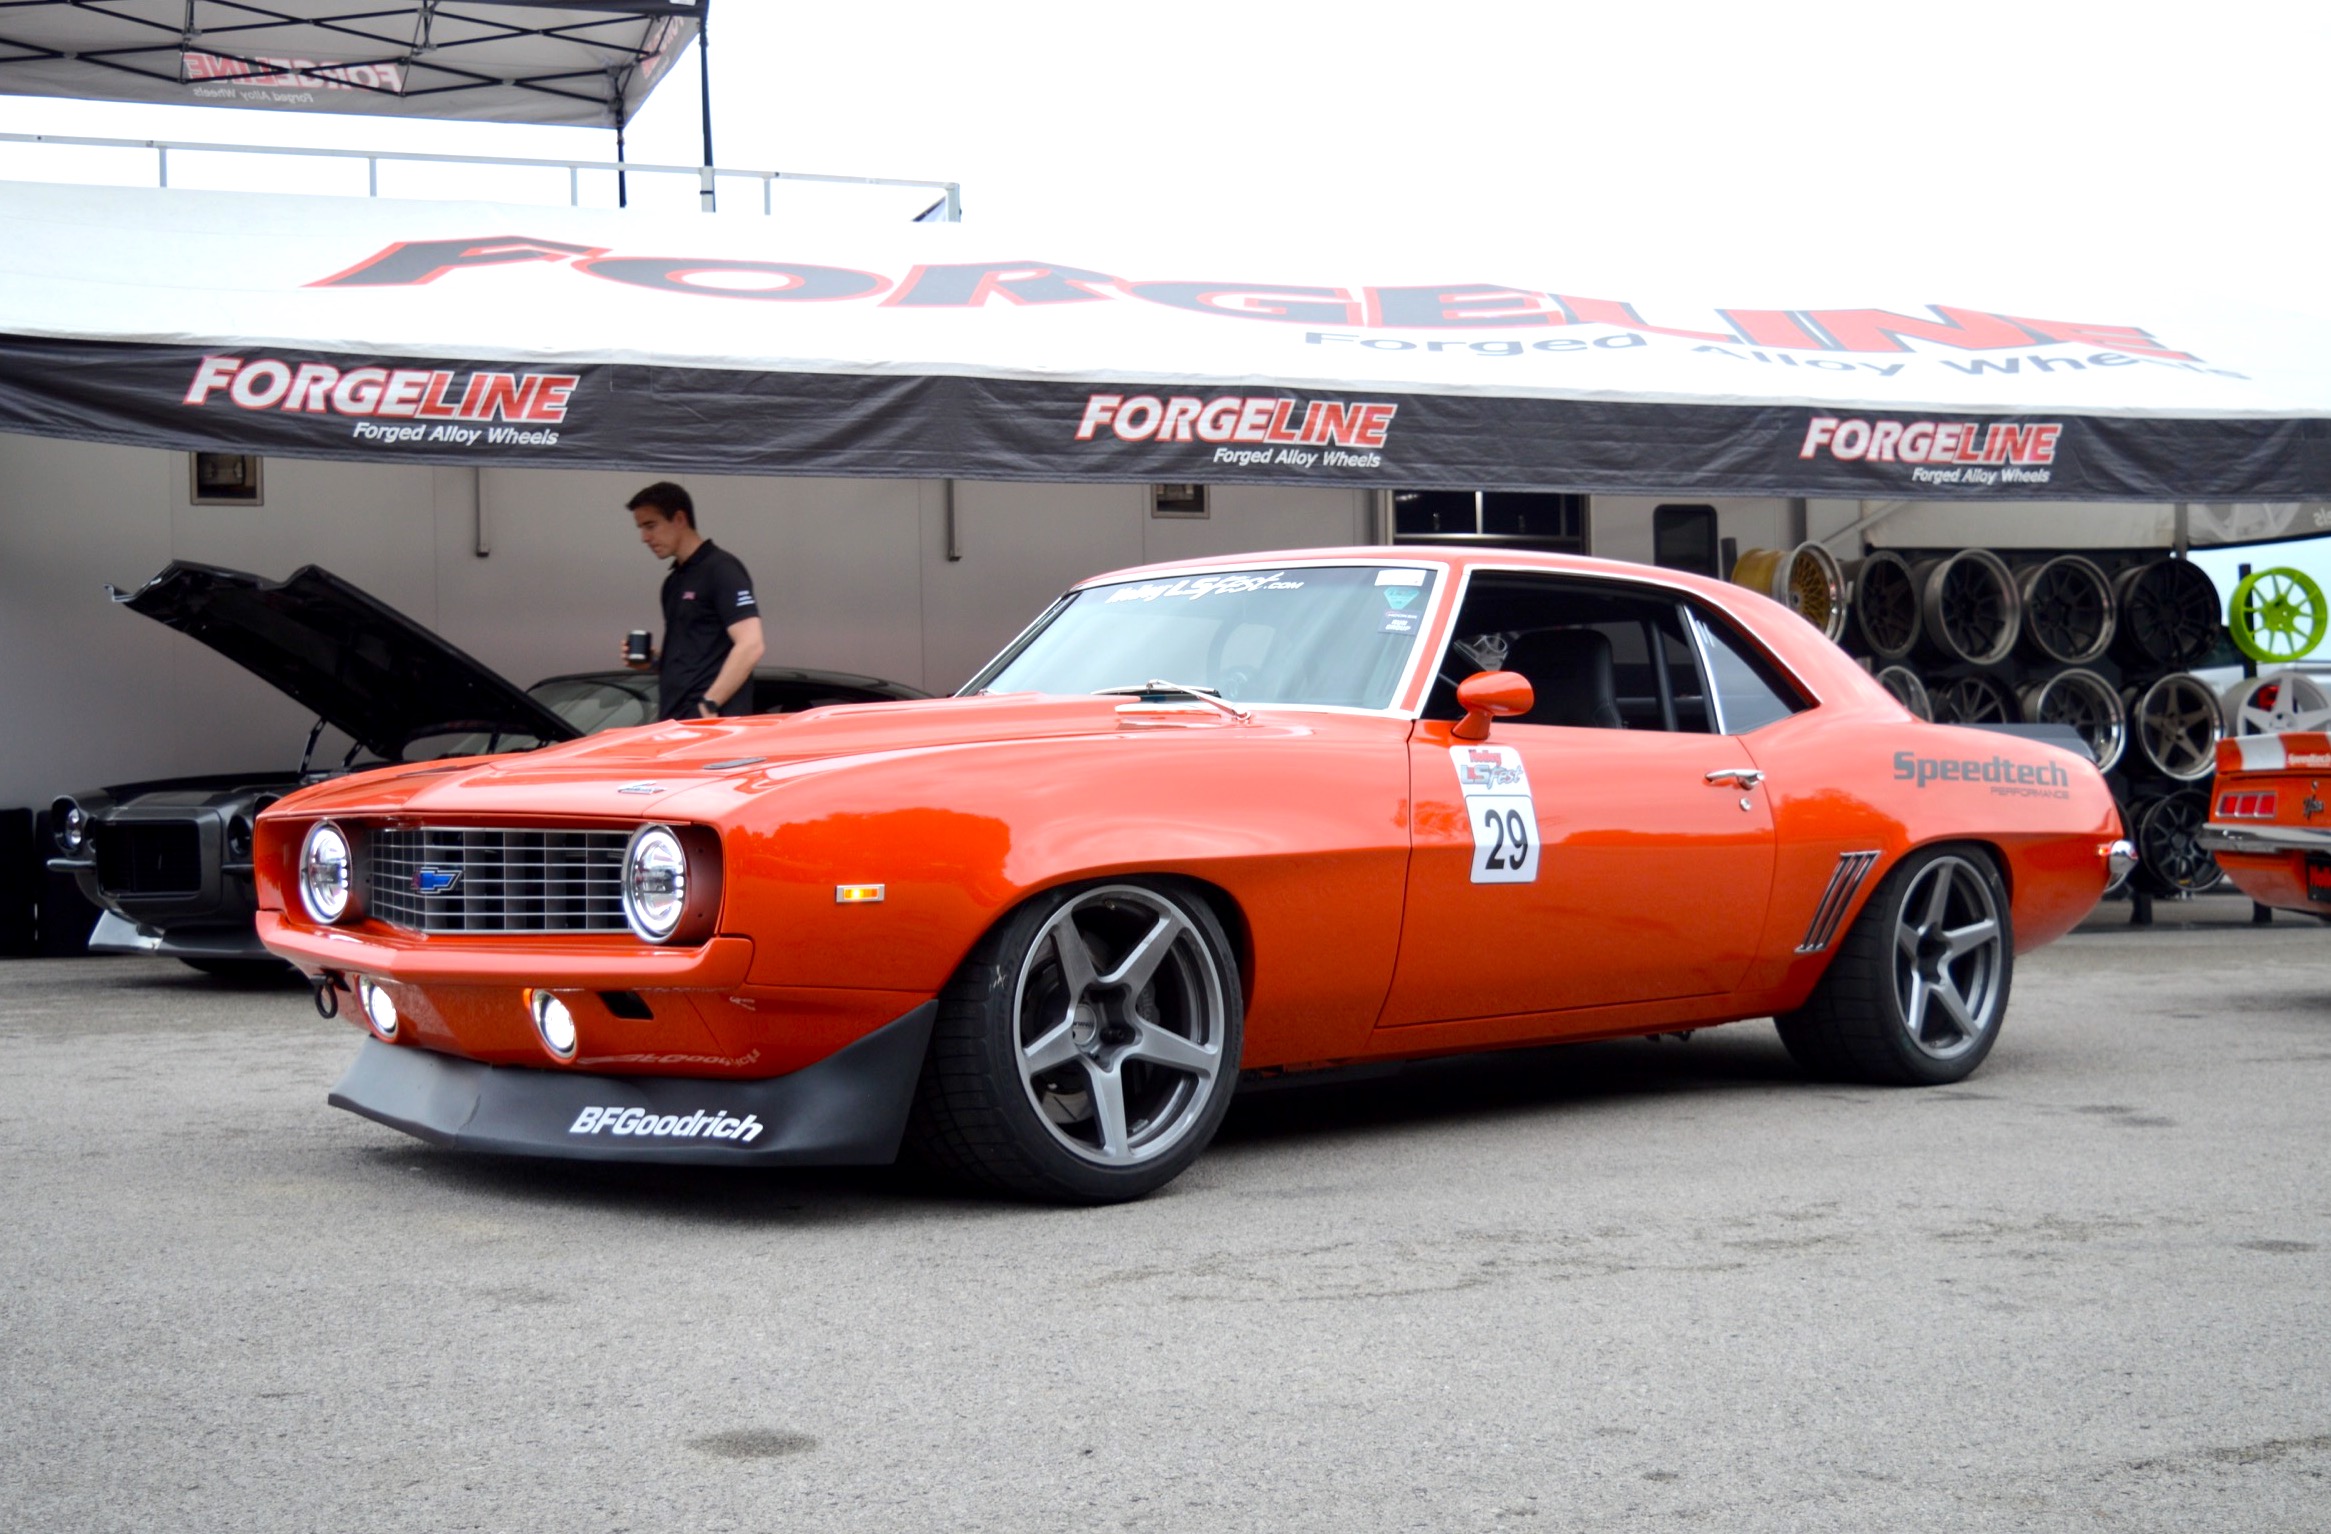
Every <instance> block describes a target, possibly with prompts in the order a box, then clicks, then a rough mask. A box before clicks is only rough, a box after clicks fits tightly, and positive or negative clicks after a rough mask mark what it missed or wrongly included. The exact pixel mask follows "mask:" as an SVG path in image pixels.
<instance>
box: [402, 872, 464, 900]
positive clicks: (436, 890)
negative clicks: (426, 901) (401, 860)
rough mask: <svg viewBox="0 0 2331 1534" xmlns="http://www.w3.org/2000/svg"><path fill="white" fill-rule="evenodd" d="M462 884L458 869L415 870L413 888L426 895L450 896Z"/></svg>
mask: <svg viewBox="0 0 2331 1534" xmlns="http://www.w3.org/2000/svg"><path fill="white" fill-rule="evenodd" d="M459 883H461V870H460V869H458V868H416V869H414V870H413V888H414V889H415V890H417V891H419V892H420V893H421V894H424V895H450V894H452V893H453V889H454V886H456V885H458V884H459Z"/></svg>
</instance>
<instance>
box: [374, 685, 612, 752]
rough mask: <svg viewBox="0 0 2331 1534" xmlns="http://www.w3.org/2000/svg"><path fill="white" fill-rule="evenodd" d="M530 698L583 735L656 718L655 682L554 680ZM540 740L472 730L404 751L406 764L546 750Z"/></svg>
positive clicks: (535, 689)
mask: <svg viewBox="0 0 2331 1534" xmlns="http://www.w3.org/2000/svg"><path fill="white" fill-rule="evenodd" d="M526 692H527V696H529V697H531V698H533V699H534V701H535V702H537V703H540V704H541V705H543V707H545V708H547V709H549V710H550V711H551V712H552V713H554V714H556V715H558V716H559V717H560V718H561V719H564V720H565V721H566V722H567V723H569V724H571V725H573V726H574V727H575V729H576V730H577V731H578V732H580V733H581V734H584V735H596V734H598V733H599V732H600V731H601V730H616V729H621V728H622V727H623V726H625V725H630V724H645V723H647V722H648V721H649V720H650V719H653V718H654V717H655V713H656V679H655V678H654V677H653V676H647V675H641V676H632V675H629V674H616V675H608V676H554V677H552V678H550V679H549V680H548V681H542V682H537V683H535V684H534V685H533V686H532V687H529V688H527V689H526ZM543 744H544V742H543V741H542V740H541V739H540V738H539V737H537V736H534V735H531V734H526V733H523V732H521V733H518V734H507V735H506V734H501V733H499V732H494V731H486V730H471V731H468V732H466V733H463V734H458V735H425V736H422V737H420V738H418V739H416V740H414V741H412V742H410V743H408V744H407V745H406V747H405V760H406V761H408V762H421V761H430V760H434V759H436V758H439V757H448V756H485V755H487V754H488V753H491V752H501V751H532V750H534V749H536V748H537V747H539V746H541V745H543Z"/></svg>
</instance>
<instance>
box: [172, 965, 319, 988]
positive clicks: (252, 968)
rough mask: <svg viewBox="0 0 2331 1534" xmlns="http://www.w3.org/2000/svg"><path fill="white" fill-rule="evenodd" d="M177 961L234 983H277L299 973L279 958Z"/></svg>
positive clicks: (283, 981) (215, 978)
mask: <svg viewBox="0 0 2331 1534" xmlns="http://www.w3.org/2000/svg"><path fill="white" fill-rule="evenodd" d="M178 962H179V963H181V964H183V965H185V966H186V967H187V968H188V969H191V970H198V971H200V972H201V973H203V974H205V975H208V976H210V977H211V978H212V979H213V980H228V981H232V982H233V983H235V984H236V985H279V984H283V983H285V982H287V981H289V980H291V979H292V978H294V977H295V976H296V975H297V974H298V973H299V971H297V970H295V969H293V968H292V967H291V966H290V965H288V964H286V963H284V962H283V961H282V960H281V959H180V960H179V961H178Z"/></svg>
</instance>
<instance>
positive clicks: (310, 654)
mask: <svg viewBox="0 0 2331 1534" xmlns="http://www.w3.org/2000/svg"><path fill="white" fill-rule="evenodd" d="M106 590H107V591H108V592H110V593H111V594H112V596H113V599H114V600H115V601H116V602H119V603H122V604H123V605H124V606H126V607H128V608H130V609H131V610H132V611H133V612H141V613H144V614H145V615H146V616H147V617H149V618H151V619H153V620H154V621H155V622H157V623H166V624H168V625H169V626H170V627H172V628H174V629H176V630H178V632H180V633H181V634H189V635H192V636H193V637H194V638H196V639H199V640H201V641H202V642H203V643H204V644H206V645H209V646H210V647H211V648H212V649H214V650H216V651H218V652H219V653H220V654H221V655H224V656H225V657H227V659H229V660H231V661H234V662H235V663H236V664H237V665H240V666H242V667H243V668H244V669H245V670H247V671H249V672H251V673H252V674H253V675H255V676H257V677H259V678H260V679H261V680H263V681H265V682H267V683H269V684H270V685H272V686H274V687H276V688H277V689H279V690H281V691H282V692H284V693H286V694H288V695H289V696H290V697H291V698H292V699H293V700H294V701H296V702H298V703H299V704H300V705H301V706H302V707H304V708H307V709H310V710H312V711H313V712H315V713H317V714H319V715H321V716H322V717H323V719H324V720H325V721H326V722H327V723H329V724H330V725H332V726H333V727H334V728H335V729H338V730H340V731H341V732H342V733H344V734H346V735H348V736H349V737H351V738H352V739H354V740H356V741H357V742H358V743H359V744H361V745H363V746H364V747H365V748H366V749H367V750H370V751H373V752H375V753H377V754H379V755H380V756H382V757H384V758H386V759H388V760H389V761H392V762H393V761H398V760H401V759H402V758H403V756H404V752H405V747H406V746H407V745H408V744H410V743H411V742H413V741H416V740H419V739H421V738H422V737H424V736H428V735H442V734H451V733H456V732H467V731H474V730H490V731H496V732H499V733H501V734H506V735H527V736H533V737H535V738H537V739H540V740H544V741H554V740H572V739H574V737H575V734H576V731H575V728H574V726H572V725H570V724H568V723H567V722H566V721H565V720H563V719H561V718H559V716H558V715H556V714H554V713H552V712H551V711H550V710H549V709H547V708H545V707H543V705H541V704H540V703H537V702H536V701H535V700H534V699H532V698H530V697H528V696H527V695H526V694H525V693H524V692H523V691H521V690H520V689H519V688H518V687H516V686H515V685H513V684H512V683H511V682H510V681H509V680H508V679H507V678H505V677H503V676H501V675H499V674H498V673H496V672H494V671H492V670H490V669H489V668H488V667H487V666H486V665H485V664H484V663H483V662H481V661H479V660H477V659H476V658H474V657H472V656H469V655H465V654H463V653H462V652H461V651H460V650H458V649H456V648H454V647H453V646H452V645H450V644H448V643H446V642H445V640H443V639H442V638H440V637H438V636H437V635H436V634H433V633H431V632H430V631H429V630H428V629H426V628H424V627H422V626H421V625H420V624H418V623H415V622H414V621H413V620H412V619H410V618H408V617H406V616H405V615H404V614H403V613H401V612H398V611H397V610H396V609H395V608H393V607H391V606H389V605H388V604H387V603H386V602H383V601H381V600H380V599H379V598H378V597H375V596H372V595H370V594H369V593H367V592H364V591H361V590H359V589H358V588H356V587H355V586H352V585H350V584H349V583H348V582H346V581H344V580H342V579H341V578H340V577H339V576H337V575H334V574H333V573H332V572H331V571H329V570H326V569H323V568H322V567H320V566H317V565H306V566H303V567H301V568H300V569H298V570H295V571H293V572H292V573H291V575H290V576H289V577H287V578H285V579H283V580H280V581H271V580H265V579H262V578H261V577H259V576H256V575H252V574H250V573H248V572H246V571H242V570H223V569H220V568H219V567H218V566H216V565H200V564H195V563H192V562H191V561H187V560H173V561H172V562H171V563H170V564H169V565H168V566H167V567H165V568H164V569H163V571H162V573H161V574H159V575H157V576H155V577H154V578H153V579H152V580H150V581H148V582H146V583H145V584H144V585H143V586H140V587H139V588H138V589H137V590H135V591H122V590H120V589H119V588H117V587H112V586H108V587H107V588H106Z"/></svg>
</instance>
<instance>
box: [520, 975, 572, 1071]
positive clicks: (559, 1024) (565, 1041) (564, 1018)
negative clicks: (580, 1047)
mask: <svg viewBox="0 0 2331 1534" xmlns="http://www.w3.org/2000/svg"><path fill="white" fill-rule="evenodd" d="M527 995H528V1005H529V1007H530V1008H531V1009H532V1011H533V1013H534V1031H535V1032H536V1033H539V1034H541V1035H542V1047H543V1048H544V1049H547V1050H549V1051H550V1052H551V1053H552V1054H554V1055H556V1056H558V1057H559V1058H560V1059H561V1060H572V1059H573V1058H574V1057H575V1014H574V1013H572V1012H569V1011H568V1010H567V1004H566V1003H565V1002H563V1001H561V1000H559V999H558V998H557V997H556V996H553V995H551V994H550V992H548V991H530V992H528V993H527Z"/></svg>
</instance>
